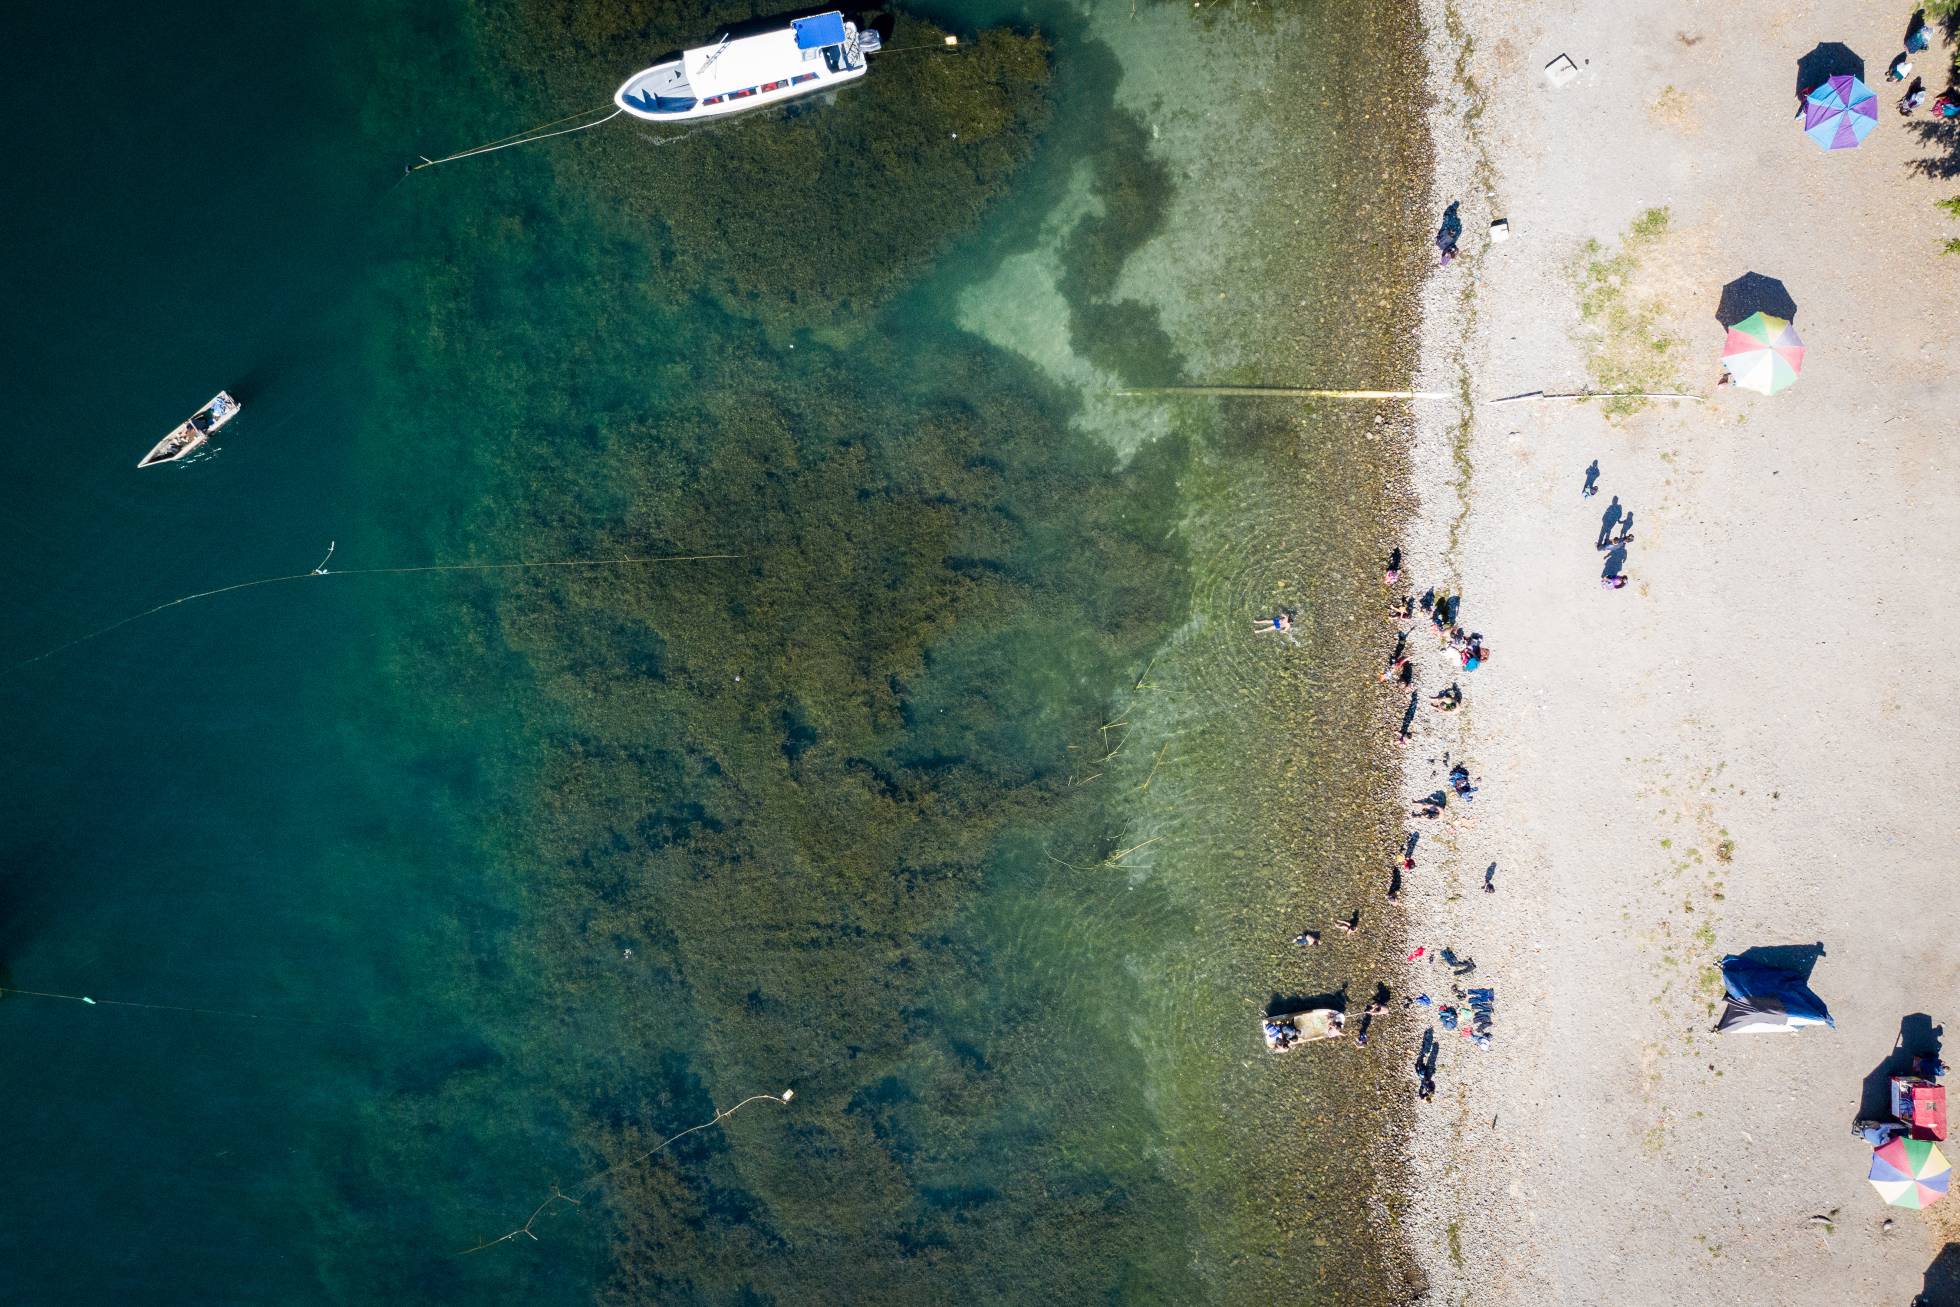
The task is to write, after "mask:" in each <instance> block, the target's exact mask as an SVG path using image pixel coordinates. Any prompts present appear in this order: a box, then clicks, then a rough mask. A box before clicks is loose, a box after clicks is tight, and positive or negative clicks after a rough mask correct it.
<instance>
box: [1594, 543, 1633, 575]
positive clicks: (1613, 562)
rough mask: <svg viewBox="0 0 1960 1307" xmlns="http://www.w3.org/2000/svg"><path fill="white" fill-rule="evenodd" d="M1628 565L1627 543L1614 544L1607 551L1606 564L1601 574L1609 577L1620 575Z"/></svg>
mask: <svg viewBox="0 0 1960 1307" xmlns="http://www.w3.org/2000/svg"><path fill="white" fill-rule="evenodd" d="M1626 565H1627V547H1626V546H1625V545H1614V546H1613V547H1612V548H1611V549H1609V550H1608V551H1607V552H1606V566H1605V568H1604V569H1603V570H1602V571H1601V572H1600V576H1602V577H1609V578H1610V577H1615V576H1618V575H1619V574H1620V573H1621V572H1623V571H1625V570H1626Z"/></svg>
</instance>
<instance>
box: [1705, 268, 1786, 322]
mask: <svg viewBox="0 0 1960 1307" xmlns="http://www.w3.org/2000/svg"><path fill="white" fill-rule="evenodd" d="M1751 313H1767V314H1769V315H1770V316H1771V317H1772V318H1782V319H1783V320H1784V321H1785V322H1794V321H1796V317H1797V302H1796V301H1795V300H1793V299H1791V298H1790V292H1789V291H1788V290H1786V289H1784V286H1783V283H1782V282H1780V281H1778V280H1777V279H1776V278H1774V277H1765V276H1763V274H1762V273H1760V272H1745V273H1743V274H1742V275H1741V276H1740V277H1737V278H1736V279H1735V280H1734V281H1732V282H1730V283H1729V284H1728V285H1726V286H1724V287H1722V302H1721V303H1720V304H1719V305H1717V306H1716V309H1715V320H1716V321H1717V322H1719V323H1721V324H1722V325H1723V326H1724V327H1733V326H1734V325H1735V324H1736V323H1738V322H1740V321H1742V320H1743V319H1744V318H1746V317H1748V316H1749V315H1750V314H1751Z"/></svg>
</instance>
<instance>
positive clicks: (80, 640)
mask: <svg viewBox="0 0 1960 1307" xmlns="http://www.w3.org/2000/svg"><path fill="white" fill-rule="evenodd" d="M333 551H334V546H333V545H328V546H327V558H323V559H321V560H320V565H319V566H318V567H316V568H314V569H313V570H312V571H310V572H294V573H293V574H292V575H290V576H263V577H260V578H259V579H258V580H256V581H237V582H234V583H232V584H231V585H221V586H219V587H217V588H216V589H215V590H199V591H198V592H197V593H196V594H187V595H180V596H178V597H177V598H175V599H172V600H169V601H168V602H165V603H160V604H158V605H157V606H156V607H154V608H145V609H144V610H143V611H142V612H140V613H131V614H130V615H129V616H128V617H125V618H123V619H121V620H120V621H115V622H111V623H109V624H108V625H107V626H104V627H101V628H100V629H98V630H94V631H90V632H89V633H88V634H87V635H78V636H76V637H75V638H74V639H72V640H69V641H68V642H66V643H65V644H58V645H56V646H55V647H54V648H52V649H50V650H48V651H47V652H46V653H38V654H35V655H34V656H33V657H32V658H27V659H24V660H22V661H20V662H17V663H15V664H14V665H13V666H12V667H9V668H8V669H7V671H8V672H9V673H12V672H17V671H19V670H20V669H21V668H23V667H29V666H32V665H33V664H35V663H38V662H41V661H42V660H43V659H47V658H52V657H54V656H55V655H56V654H58V653H60V652H62V651H63V650H65V649H73V648H74V647H75V646H76V645H78V644H86V643H87V642H88V641H90V640H94V639H97V638H98V637H100V636H105V635H107V634H109V632H111V631H115V630H119V629H121V628H122V627H125V626H128V625H129V624H130V623H131V622H140V621H142V620H143V619H144V618H145V617H150V616H154V615H155V614H157V613H160V612H162V611H163V610H164V609H166V608H175V607H177V606H178V605H179V604H188V603H193V602H195V601H196V600H199V599H210V598H214V597H215V596H217V595H223V594H231V593H232V592H233V591H236V590H252V589H256V588H257V587H259V586H262V585H284V584H286V583H288V582H290V581H310V580H312V579H314V578H315V577H323V576H406V575H408V574H410V573H413V572H506V571H516V570H520V569H523V568H539V567H651V566H654V565H657V564H660V563H705V562H713V561H716V560H726V559H732V558H746V557H747V555H746V554H669V555H666V556H663V557H659V558H570V559H559V560H551V561H546V562H515V563H430V564H425V565H423V566H419V567H349V568H342V569H339V570H336V571H328V570H327V559H330V558H332V557H333Z"/></svg>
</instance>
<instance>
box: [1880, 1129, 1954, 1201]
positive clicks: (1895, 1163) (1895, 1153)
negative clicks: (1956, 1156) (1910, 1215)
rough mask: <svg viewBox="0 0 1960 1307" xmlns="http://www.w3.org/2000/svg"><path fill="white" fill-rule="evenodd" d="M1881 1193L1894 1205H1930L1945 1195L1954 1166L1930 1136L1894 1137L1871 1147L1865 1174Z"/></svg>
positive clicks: (1881, 1195)
mask: <svg viewBox="0 0 1960 1307" xmlns="http://www.w3.org/2000/svg"><path fill="white" fill-rule="evenodd" d="M1866 1178H1867V1179H1869V1180H1870V1181H1871V1182H1872V1188H1874V1189H1876V1190H1878V1196H1879V1197H1881V1198H1883V1199H1884V1200H1885V1201H1886V1202H1888V1203H1890V1204H1892V1206H1894V1207H1931V1206H1932V1205H1933V1204H1934V1203H1937V1202H1938V1201H1939V1200H1940V1199H1942V1198H1944V1197H1946V1186H1947V1181H1949V1180H1951V1179H1952V1178H1953V1168H1952V1167H1950V1166H1948V1165H1947V1161H1946V1157H1945V1156H1944V1155H1943V1154H1942V1153H1941V1152H1940V1150H1939V1149H1938V1148H1936V1147H1934V1146H1933V1141H1932V1140H1930V1139H1894V1140H1893V1141H1892V1142H1891V1143H1889V1144H1887V1145H1885V1146H1884V1147H1883V1148H1874V1149H1873V1150H1872V1170H1871V1174H1870V1175H1869V1176H1867V1177H1866Z"/></svg>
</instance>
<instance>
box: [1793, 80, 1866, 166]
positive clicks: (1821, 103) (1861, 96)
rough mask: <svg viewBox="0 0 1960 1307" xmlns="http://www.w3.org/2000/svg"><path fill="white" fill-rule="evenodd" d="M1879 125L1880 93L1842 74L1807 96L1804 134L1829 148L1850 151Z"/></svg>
mask: <svg viewBox="0 0 1960 1307" xmlns="http://www.w3.org/2000/svg"><path fill="white" fill-rule="evenodd" d="M1876 126H1878V93H1877V92H1876V91H1874V90H1872V88H1871V87H1869V86H1866V85H1865V84H1864V83H1863V82H1861V81H1859V80H1858V79H1857V78H1855V77H1852V76H1850V75H1848V74H1844V73H1840V74H1838V75H1837V76H1836V77H1833V78H1831V79H1830V80H1829V81H1827V82H1825V83H1824V84H1823V85H1822V86H1820V87H1818V88H1817V89H1816V90H1814V91H1812V92H1811V93H1810V94H1809V95H1807V96H1805V97H1804V102H1803V134H1804V135H1805V136H1808V137H1809V138H1810V139H1811V140H1813V141H1815V142H1817V143H1818V144H1819V145H1821V146H1823V147H1824V148H1825V149H1827V150H1850V149H1855V148H1857V147H1858V146H1859V145H1861V144H1863V143H1864V140H1865V138H1866V137H1867V136H1870V135H1871V134H1872V128H1874V127H1876Z"/></svg>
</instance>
